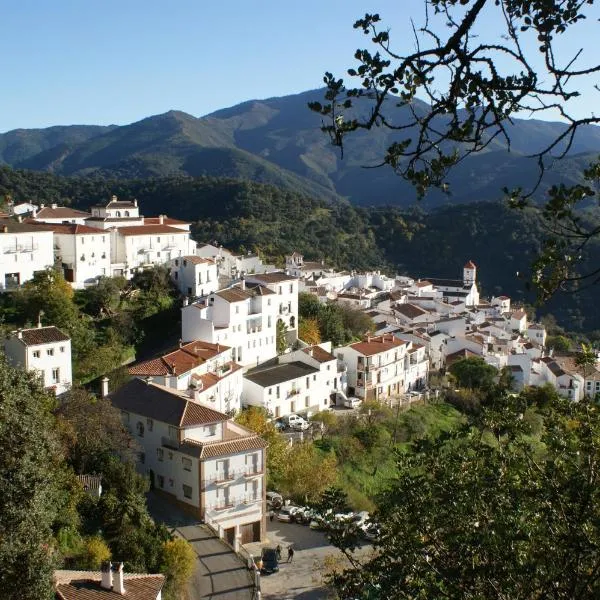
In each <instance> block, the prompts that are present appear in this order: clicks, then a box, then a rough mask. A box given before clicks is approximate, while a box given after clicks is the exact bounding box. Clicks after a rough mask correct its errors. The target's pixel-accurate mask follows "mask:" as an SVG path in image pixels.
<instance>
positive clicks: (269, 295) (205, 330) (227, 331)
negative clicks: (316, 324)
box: [181, 280, 279, 366]
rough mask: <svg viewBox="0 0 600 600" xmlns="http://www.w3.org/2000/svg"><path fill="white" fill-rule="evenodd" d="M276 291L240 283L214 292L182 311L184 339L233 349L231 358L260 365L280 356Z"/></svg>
mask: <svg viewBox="0 0 600 600" xmlns="http://www.w3.org/2000/svg"><path fill="white" fill-rule="evenodd" d="M278 318H279V303H278V298H277V294H276V293H275V292H273V291H271V290H270V289H268V288H266V287H264V286H262V285H250V284H246V281H244V280H242V282H241V283H240V284H239V285H235V286H232V287H230V288H227V289H224V290H219V291H217V292H213V293H211V294H210V295H209V296H208V297H206V298H204V299H203V300H201V301H198V302H195V303H193V304H187V302H186V303H185V304H184V306H183V308H182V311H181V337H182V339H183V341H184V342H188V341H192V340H204V341H206V342H210V343H212V344H224V345H227V346H230V347H231V348H232V360H234V361H235V362H237V363H239V364H241V365H242V366H250V365H253V366H254V365H257V364H258V363H259V362H263V361H265V360H268V359H270V358H273V357H274V356H276V355H277V351H276V335H277V333H276V324H277V319H278Z"/></svg>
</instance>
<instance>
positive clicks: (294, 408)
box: [290, 400, 296, 412]
mask: <svg viewBox="0 0 600 600" xmlns="http://www.w3.org/2000/svg"><path fill="white" fill-rule="evenodd" d="M290 412H296V401H295V400H292V402H291V406H290Z"/></svg>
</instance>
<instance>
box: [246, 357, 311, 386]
mask: <svg viewBox="0 0 600 600" xmlns="http://www.w3.org/2000/svg"><path fill="white" fill-rule="evenodd" d="M318 372H319V369H316V368H315V367H311V366H310V365H307V364H305V363H302V362H299V361H294V362H291V363H283V364H280V365H274V366H271V367H267V368H265V369H261V368H260V367H258V369H253V370H252V371H248V372H247V373H246V374H245V375H244V378H245V379H247V380H248V381H252V382H253V383H256V384H257V385H260V386H261V387H270V386H272V385H277V384H279V383H283V382H285V381H292V380H293V379H298V378H300V377H305V376H306V375H312V374H313V373H318Z"/></svg>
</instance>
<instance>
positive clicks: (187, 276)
mask: <svg viewBox="0 0 600 600" xmlns="http://www.w3.org/2000/svg"><path fill="white" fill-rule="evenodd" d="M171 279H172V280H173V282H174V283H175V285H176V286H177V288H178V289H179V291H180V292H181V294H182V295H184V296H190V297H192V298H201V297H203V296H206V295H208V294H211V293H212V292H216V291H217V290H218V289H219V278H218V274H217V264H216V262H215V261H214V260H213V259H212V258H201V257H200V256H196V255H193V254H192V255H187V256H180V257H177V258H173V259H171Z"/></svg>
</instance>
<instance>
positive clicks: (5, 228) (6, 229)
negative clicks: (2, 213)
mask: <svg viewBox="0 0 600 600" xmlns="http://www.w3.org/2000/svg"><path fill="white" fill-rule="evenodd" d="M2 232H3V233H8V225H5V226H4V227H3V228H2Z"/></svg>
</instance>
